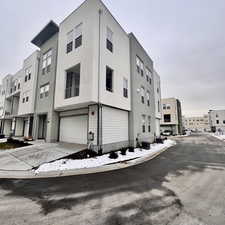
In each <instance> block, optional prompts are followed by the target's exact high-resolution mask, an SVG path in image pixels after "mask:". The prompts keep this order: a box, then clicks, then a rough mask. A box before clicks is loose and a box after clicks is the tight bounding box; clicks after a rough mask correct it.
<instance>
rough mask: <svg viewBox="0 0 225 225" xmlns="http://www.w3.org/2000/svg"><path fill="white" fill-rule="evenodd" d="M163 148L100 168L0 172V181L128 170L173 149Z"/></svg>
mask: <svg viewBox="0 0 225 225" xmlns="http://www.w3.org/2000/svg"><path fill="white" fill-rule="evenodd" d="M173 146H174V145H172V146H170V147H165V148H163V149H162V150H161V151H159V152H157V153H155V154H153V155H150V156H148V157H142V158H138V159H134V160H130V161H126V162H120V163H116V164H110V165H105V166H101V167H93V168H82V169H74V170H64V171H50V172H42V173H38V174H35V173H34V171H33V170H29V171H13V170H12V171H8V170H7V171H3V170H0V179H3V178H4V179H41V178H56V177H67V176H78V175H85V174H93V173H103V172H107V171H113V170H119V169H124V168H128V167H131V166H135V165H138V164H141V163H144V162H147V161H149V160H151V159H154V158H155V157H157V156H158V155H160V154H161V153H163V152H165V151H166V150H168V149H169V148H171V147H173Z"/></svg>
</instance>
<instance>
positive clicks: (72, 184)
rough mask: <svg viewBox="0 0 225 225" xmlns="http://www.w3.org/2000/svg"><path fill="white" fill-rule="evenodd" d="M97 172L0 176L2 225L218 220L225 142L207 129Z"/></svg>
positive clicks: (222, 206) (224, 207)
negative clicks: (140, 159)
mask: <svg viewBox="0 0 225 225" xmlns="http://www.w3.org/2000/svg"><path fill="white" fill-rule="evenodd" d="M177 140H178V144H177V145H176V146H174V147H172V148H170V149H169V150H168V151H166V152H164V153H163V154H161V155H160V156H159V157H158V158H155V159H153V160H151V161H149V162H146V163H144V164H141V165H137V166H134V167H130V168H127V169H122V170H118V171H111V172H107V173H100V174H90V175H82V176H74V177H64V178H53V179H43V180H6V179H2V180H0V221H1V225H12V224H16V225H22V224H26V225H33V224H35V225H36V224H42V225H47V224H50V225H74V224H79V225H89V224H93V225H101V224H106V225H119V224H121V225H122V224H125V225H128V224H129V225H132V224H133V225H136V224H138V225H139V224H140V225H144V224H146V225H147V224H148V225H149V224H150V225H151V224H153V225H158V224H159V225H164V224H169V225H171V224H173V225H181V224H182V225H185V224H187V225H192V224H193V225H194V224H196V225H197V224H208V225H212V224H213V225H223V224H225V188H224V187H225V142H222V141H220V140H217V139H215V138H213V137H210V136H206V135H194V136H189V137H184V138H178V139H177Z"/></svg>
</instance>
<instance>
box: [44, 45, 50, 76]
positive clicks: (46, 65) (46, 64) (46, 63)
mask: <svg viewBox="0 0 225 225" xmlns="http://www.w3.org/2000/svg"><path fill="white" fill-rule="evenodd" d="M51 64H52V50H51V49H50V50H48V51H47V52H46V53H45V54H44V55H43V59H42V74H43V75H44V74H45V73H46V72H47V73H48V72H50V71H51Z"/></svg>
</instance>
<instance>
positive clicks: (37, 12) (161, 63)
mask: <svg viewBox="0 0 225 225" xmlns="http://www.w3.org/2000/svg"><path fill="white" fill-rule="evenodd" d="M103 1H104V3H105V4H106V6H107V7H108V8H109V10H110V11H111V12H112V13H113V15H114V16H115V18H116V19H117V20H118V22H119V23H120V24H121V25H122V26H123V27H124V29H125V30H126V31H127V32H131V31H132V32H133V33H134V34H135V35H136V36H137V38H138V39H139V41H140V42H141V43H142V45H143V46H144V48H145V49H146V50H147V52H148V53H149V55H150V56H151V58H152V59H153V60H154V64H155V68H156V70H157V71H158V73H159V74H160V76H161V82H162V96H163V97H176V98H179V99H180V100H181V102H182V107H183V113H184V114H185V115H186V116H189V115H190V116H191V115H201V114H202V113H207V112H208V110H209V109H225V1H224V0H214V1H212V0H188V1H187V0H169V1H168V0H139V1H137V0H103ZM82 2H83V0H38V1H37V0H19V1H18V0H17V1H15V0H1V4H0V12H1V14H0V28H1V32H0V34H1V35H0V76H1V78H2V77H3V76H4V75H6V74H8V73H11V74H14V73H15V72H17V71H18V70H19V69H20V68H21V66H22V61H23V59H24V58H26V57H27V56H29V55H30V54H31V53H32V51H34V50H35V49H36V47H35V46H33V45H32V44H31V43H30V41H31V40H32V38H33V37H34V36H35V35H36V34H37V33H38V32H39V31H40V30H41V29H42V28H43V26H44V25H46V24H47V22H48V21H49V20H51V19H52V20H54V21H55V22H56V23H60V22H61V21H62V20H63V19H64V18H65V17H66V16H67V15H68V14H69V13H71V11H73V10H74V9H75V8H76V7H77V6H79V5H80V4H81V3H82Z"/></svg>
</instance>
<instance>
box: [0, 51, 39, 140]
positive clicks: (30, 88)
mask: <svg viewBox="0 0 225 225" xmlns="http://www.w3.org/2000/svg"><path fill="white" fill-rule="evenodd" d="M38 60H39V52H38V51H35V52H34V53H33V54H31V55H30V56H29V57H28V58H27V59H25V60H24V62H23V67H22V69H21V70H20V71H18V72H17V73H16V74H14V75H7V76H6V77H4V78H3V81H2V91H1V104H2V105H1V106H0V107H3V108H4V110H3V113H2V116H1V132H2V133H3V134H5V135H6V136H9V135H10V134H12V135H13V136H24V137H32V135H33V133H32V129H33V125H32V124H33V113H34V102H35V101H34V99H35V96H36V79H37V69H38V68H37V66H38Z"/></svg>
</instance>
